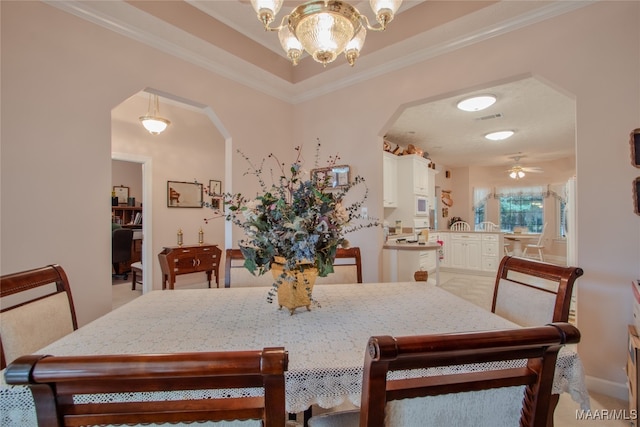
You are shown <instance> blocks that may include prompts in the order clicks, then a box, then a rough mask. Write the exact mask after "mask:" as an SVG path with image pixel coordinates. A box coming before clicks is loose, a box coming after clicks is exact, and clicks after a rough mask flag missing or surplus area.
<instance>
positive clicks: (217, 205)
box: [211, 197, 222, 211]
mask: <svg viewBox="0 0 640 427" xmlns="http://www.w3.org/2000/svg"><path fill="white" fill-rule="evenodd" d="M211 209H214V210H216V211H220V210H222V197H212V198H211Z"/></svg>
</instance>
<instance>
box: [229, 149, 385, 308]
mask: <svg viewBox="0 0 640 427" xmlns="http://www.w3.org/2000/svg"><path fill="white" fill-rule="evenodd" d="M295 151H296V158H295V160H294V161H293V162H292V163H290V164H285V163H283V162H280V161H279V160H278V159H277V158H276V156H275V155H273V154H270V155H269V156H268V159H269V160H271V161H273V163H274V165H273V166H274V168H272V169H271V168H270V169H269V170H268V171H269V172H270V175H271V181H272V182H271V183H270V184H267V182H266V181H265V179H264V177H263V174H264V173H265V172H266V170H265V168H266V167H267V166H266V165H265V163H266V161H267V159H263V160H262V162H261V163H260V164H259V165H256V164H254V163H253V162H252V161H251V160H250V159H249V158H248V157H247V156H246V155H245V154H244V153H242V152H241V151H238V152H239V153H240V154H241V155H242V157H243V158H244V159H245V160H246V161H247V162H248V163H249V169H248V170H247V172H246V173H245V175H246V174H251V175H255V176H256V177H257V180H258V183H259V185H260V190H261V191H260V194H258V195H257V196H255V197H246V196H244V195H242V194H225V195H224V204H225V207H226V208H227V210H226V212H227V214H226V219H227V220H230V221H232V222H233V223H234V224H235V225H237V226H239V227H241V228H242V229H243V230H244V232H245V234H246V237H244V238H243V239H241V240H240V241H239V246H240V250H241V251H242V254H243V255H244V258H245V262H244V266H245V267H246V268H247V269H248V270H249V271H250V272H252V273H253V274H264V273H265V272H266V271H268V270H270V269H272V267H273V266H274V263H276V262H277V263H278V264H281V265H279V266H278V267H279V268H280V269H281V271H282V272H281V273H280V274H278V275H277V276H278V277H274V284H273V287H272V289H271V290H270V291H269V294H268V296H267V299H268V301H269V302H272V301H273V297H274V296H275V295H276V294H277V293H278V288H279V286H280V285H281V284H282V283H283V282H286V281H296V279H295V274H288V273H290V272H300V271H303V272H304V271H305V270H306V269H310V268H314V269H317V275H318V276H321V277H324V276H327V275H328V274H331V273H332V272H333V262H334V259H335V256H336V250H337V249H338V247H340V246H344V247H346V246H348V241H347V240H346V239H345V237H344V236H345V234H347V233H349V232H352V231H355V230H359V229H362V228H366V227H374V226H377V225H378V223H377V221H372V222H371V221H365V220H363V219H362V218H361V217H360V214H359V212H360V209H361V207H362V206H363V204H364V201H365V200H366V198H367V195H368V188H367V187H366V184H365V180H364V179H363V178H362V177H359V176H358V177H355V178H354V179H353V181H352V182H349V183H347V184H346V185H344V186H342V187H340V188H334V187H332V180H331V179H330V178H331V176H330V174H326V176H318V175H316V176H310V173H309V171H308V170H307V169H305V168H304V166H305V165H304V158H303V155H302V148H301V147H300V146H298V147H295ZM319 155H320V143H319V142H318V144H317V146H316V153H315V165H314V167H315V168H318V167H320V165H319ZM338 160H339V157H338V156H337V155H336V156H332V157H329V159H328V160H327V162H326V163H327V164H326V165H325V166H324V167H328V168H331V167H333V166H335V165H336V162H337V161H338ZM328 170H330V169H328ZM356 186H359V187H362V188H363V191H362V192H361V195H360V197H359V198H358V200H356V201H354V202H352V203H350V204H345V198H346V197H347V193H348V192H349V191H350V190H351V189H352V188H353V187H356ZM278 271H280V270H278ZM274 276H276V275H274ZM305 282H306V279H305ZM299 285H300V284H299V283H296V284H295V286H299ZM310 288H311V286H309V284H308V283H305V290H306V292H307V294H308V296H309V297H310V296H311V295H310V294H311V289H310ZM307 308H309V307H308V306H307Z"/></svg>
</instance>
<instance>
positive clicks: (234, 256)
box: [224, 247, 362, 288]
mask: <svg viewBox="0 0 640 427" xmlns="http://www.w3.org/2000/svg"><path fill="white" fill-rule="evenodd" d="M225 255H226V259H225V276H224V287H225V288H229V287H231V284H232V283H233V286H271V285H272V284H273V281H274V279H273V275H271V274H269V273H266V274H263V275H262V276H254V275H253V274H251V273H250V272H249V271H248V270H247V269H246V268H245V267H244V256H243V255H242V252H241V251H240V249H227V250H226V253H225ZM315 283H316V284H332V283H362V256H361V255H360V248H358V247H353V248H338V249H337V250H336V258H335V262H334V264H333V273H332V274H329V275H328V276H326V277H318V278H316V281H315Z"/></svg>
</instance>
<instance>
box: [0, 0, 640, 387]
mask: <svg viewBox="0 0 640 427" xmlns="http://www.w3.org/2000/svg"><path fill="white" fill-rule="evenodd" d="M0 7H1V8H2V28H1V31H2V55H3V58H2V59H3V61H2V89H3V90H2V99H1V101H2V102H1V104H2V113H3V117H2V159H1V162H2V164H1V166H2V168H1V174H2V182H1V186H2V187H1V190H2V217H1V221H2V223H1V232H2V242H1V250H2V252H1V254H2V265H1V269H2V273H3V274H4V273H9V272H12V271H18V270H23V269H26V268H31V267H34V266H39V265H43V264H48V263H51V262H59V263H60V264H62V265H63V266H64V267H65V268H66V269H67V271H68V272H69V277H70V280H71V282H72V287H73V292H74V298H76V301H77V309H78V316H79V321H80V324H84V323H86V322H88V321H89V320H91V319H93V318H95V317H97V316H99V315H101V314H103V313H105V312H107V311H109V310H110V307H111V298H110V296H111V289H110V288H111V285H110V282H111V281H110V274H109V264H108V262H105V260H108V259H109V232H108V230H107V228H106V227H104V224H106V223H108V221H109V216H108V215H109V204H110V203H109V198H108V197H105V196H104V194H105V193H107V192H108V191H109V189H110V186H111V172H110V165H111V160H110V159H111V155H110V154H111V132H110V126H111V118H110V113H111V109H112V108H114V107H115V106H117V105H119V104H120V103H121V102H122V101H123V100H125V99H126V98H128V97H129V96H131V95H132V94H134V93H136V92H138V91H139V90H142V89H143V88H144V87H154V88H158V89H160V90H164V91H167V92H170V93H174V94H179V95H180V96H183V97H185V98H187V99H192V100H196V101H198V102H200V103H201V104H203V105H209V106H211V108H212V109H213V111H215V112H216V114H218V116H219V117H220V120H221V122H222V123H223V124H224V126H225V127H226V129H227V130H228V132H229V134H230V135H231V136H232V138H233V143H234V145H235V146H238V147H241V148H242V149H243V150H245V151H247V152H248V153H250V154H251V155H252V157H255V158H260V157H263V156H265V155H267V154H268V153H269V152H270V151H272V150H275V151H276V152H277V153H281V154H283V155H284V153H285V151H286V153H287V155H288V154H289V153H290V148H291V147H292V146H293V145H294V143H295V144H300V143H305V144H312V143H313V141H315V139H316V137H319V138H320V139H321V141H322V143H323V144H324V145H325V147H324V150H323V152H324V153H332V152H338V153H339V154H340V157H341V158H342V159H343V160H344V162H345V163H347V164H349V165H351V166H352V167H353V172H354V173H359V174H362V175H364V176H365V177H366V178H367V182H368V183H369V187H370V189H371V195H370V198H369V202H368V207H369V214H370V215H371V216H377V217H379V218H381V217H382V214H383V209H382V174H381V173H380V172H379V171H381V170H382V154H381V151H382V150H381V148H382V135H384V133H385V131H386V129H385V128H384V126H385V123H387V122H388V121H389V118H390V117H392V116H393V115H394V113H395V112H396V110H397V109H398V108H399V106H401V105H402V104H404V103H407V102H411V101H413V100H415V99H424V98H427V97H430V96H436V95H439V94H444V93H450V92H452V91H455V90H460V89H462V88H469V87H477V86H478V85H481V84H483V83H485V82H491V81H495V80H497V79H501V78H509V77H513V76H516V75H522V74H524V73H532V74H534V75H540V76H542V77H543V78H545V79H546V80H547V81H550V82H552V83H554V84H556V85H557V86H558V87H560V88H562V89H563V90H565V91H567V92H568V93H570V94H573V96H574V97H575V99H576V106H577V141H576V144H577V151H576V152H577V175H578V213H579V220H578V230H577V234H578V255H577V259H578V265H580V266H581V267H583V268H584V270H585V272H586V273H585V276H584V277H582V278H581V279H580V280H579V283H578V290H579V293H578V311H579V313H580V316H579V319H580V324H579V327H580V329H581V331H582V334H583V335H582V342H581V344H580V346H579V351H580V353H581V356H582V360H583V361H584V364H585V368H586V370H587V373H588V374H589V375H590V376H592V377H593V378H595V379H596V380H597V381H596V384H597V385H598V386H599V387H600V388H604V387H606V386H611V390H610V391H612V392H618V393H620V392H622V391H624V393H626V388H625V383H624V380H625V379H624V371H623V365H624V362H625V356H626V325H627V324H628V323H630V322H631V312H630V302H629V301H630V281H631V279H633V278H636V277H638V275H639V274H640V262H639V261H640V219H639V218H638V216H636V215H635V214H634V213H633V209H632V205H631V195H630V184H631V182H632V180H633V178H635V176H637V169H635V168H633V167H631V166H630V164H629V151H628V150H629V144H628V135H629V132H630V131H631V130H632V129H634V128H637V127H638V117H640V105H638V97H639V95H640V82H639V79H638V75H640V59H639V55H638V53H639V52H640V37H638V31H639V30H638V26H637V22H638V20H639V18H640V4H639V3H637V2H606V3H596V4H594V5H591V6H588V7H585V8H583V9H580V10H577V11H575V12H573V13H570V14H568V15H563V16H559V17H557V18H554V19H551V20H548V21H545V22H542V23H539V24H536V25H533V26H530V27H527V28H524V29H522V30H519V31H515V32H512V33H509V34H508V35H504V36H496V37H494V38H492V39H490V40H487V41H485V42H482V43H478V44H475V45H473V46H470V47H467V48H464V49H460V50H458V51H455V52H451V53H447V54H445V55H442V56H440V57H437V58H433V59H431V60H426V61H424V62H422V63H420V64H417V65H415V66H411V67H407V68H405V69H402V70H399V71H396V72H393V73H390V74H387V75H384V76H380V77H377V78H373V79H371V80H368V81H366V82H364V83H360V84H356V85H353V86H351V87H348V88H344V89H342V90H340V91H338V92H332V93H329V94H327V95H325V96H323V97H320V98H317V99H314V100H312V101H308V102H305V103H302V104H299V105H296V106H295V108H294V107H293V106H291V105H287V104H285V103H283V102H280V101H277V100H274V99H271V98H269V97H267V96H265V95H262V94H260V93H258V92H255V91H253V90H250V89H247V88H245V87H242V86H240V85H238V84H235V83H233V82H230V81H228V80H225V79H222V78H220V77H218V76H216V75H214V74H212V73H209V72H206V71H204V70H202V69H200V68H198V67H195V66H192V65H190V64H186V63H184V62H183V61H179V60H176V59H174V58H171V57H169V56H167V55H165V54H162V53H160V52H157V51H155V50H153V49H151V48H148V47H145V46H142V45H140V44H138V43H136V42H132V41H130V40H127V39H125V38H123V37H121V36H118V35H115V34H111V33H109V32H107V31H106V30H103V29H101V28H98V27H96V26H94V25H91V24H89V23H87V22H83V21H81V20H79V19H77V18H74V17H72V16H69V15H66V14H64V13H63V12H60V11H58V10H56V9H53V8H51V7H49V6H47V5H45V4H42V3H35V2H2V3H0ZM594 28H597V29H598V31H594ZM80 34H81V35H82V37H79V36H78V35H80ZM107 53H108V54H107ZM34 116H35V117H40V120H41V121H40V125H39V126H33V124H32V120H33V117H34ZM247 123H250V124H251V126H247ZM79 159H81V160H82V161H78V160H79ZM244 170H245V165H244V163H243V161H242V160H241V159H238V156H234V157H233V182H234V190H242V191H244V190H247V189H250V188H255V187H254V186H253V185H254V184H253V181H252V180H250V178H251V177H242V172H243V171H244ZM252 186H253V187H252ZM68 194H72V195H78V194H80V195H82V197H83V198H84V202H83V203H82V204H78V205H76V206H73V208H74V209H75V211H76V214H75V215H70V214H69V212H70V208H71V207H70V206H69V203H67V202H64V201H61V200H64V197H66V195H68ZM605 196H606V197H605ZM603 199H606V202H603ZM78 212H81V213H82V214H81V215H78V214H77V213H78ZM174 227H175V225H174ZM168 228H169V229H171V226H169V227H168ZM154 237H155V236H154ZM350 240H352V242H353V243H354V244H357V245H359V246H361V247H362V248H363V256H364V263H365V268H364V276H365V277H364V278H365V280H366V281H372V280H377V279H378V278H379V277H380V271H379V267H378V265H380V263H379V262H378V261H379V260H380V256H381V249H380V248H381V245H382V232H381V231H380V232H379V233H378V234H377V235H374V234H373V233H371V232H368V231H367V232H360V233H357V234H355V235H354V236H350ZM602 349H606V350H605V351H602Z"/></svg>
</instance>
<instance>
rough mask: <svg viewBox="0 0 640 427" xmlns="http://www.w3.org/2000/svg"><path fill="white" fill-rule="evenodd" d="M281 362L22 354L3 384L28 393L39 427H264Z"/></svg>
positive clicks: (274, 422)
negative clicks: (182, 425) (250, 423)
mask: <svg viewBox="0 0 640 427" xmlns="http://www.w3.org/2000/svg"><path fill="white" fill-rule="evenodd" d="M287 364H288V353H287V352H286V350H285V349H284V348H283V347H277V348H265V349H263V350H262V351H225V352H199V353H175V354H119V355H107V356H105V355H102V356H59V357H56V356H42V355H28V356H22V357H20V358H18V359H17V360H16V361H14V362H13V363H12V364H10V365H9V366H8V367H7V370H6V374H5V378H6V381H7V383H8V384H14V385H26V386H28V387H29V388H30V389H31V391H32V394H33V398H34V401H35V407H36V415H37V418H38V426H39V427H59V426H80V425H82V426H85V425H110V424H146V423H172V424H174V423H176V422H203V421H222V420H227V421H233V420H259V421H261V422H262V425H263V426H265V427H283V426H284V425H285V418H286V416H285V388H284V372H285V371H286V370H287ZM170 392H176V393H175V394H174V395H168V393H170ZM119 395H123V396H126V397H127V399H126V400H127V402H124V401H123V400H121V399H119V397H118V396H119ZM132 397H133V398H134V399H132ZM131 400H133V401H131ZM194 425H195V424H194Z"/></svg>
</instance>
